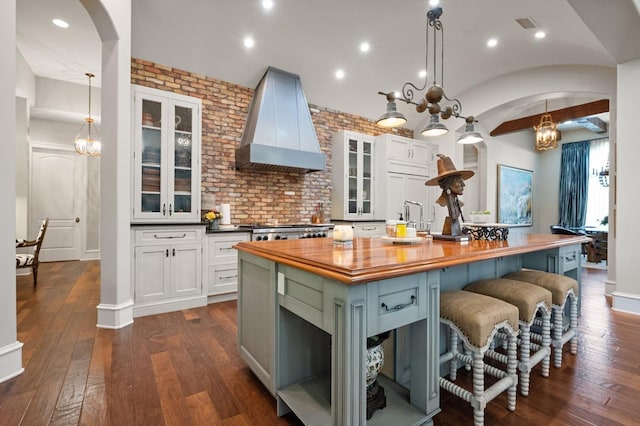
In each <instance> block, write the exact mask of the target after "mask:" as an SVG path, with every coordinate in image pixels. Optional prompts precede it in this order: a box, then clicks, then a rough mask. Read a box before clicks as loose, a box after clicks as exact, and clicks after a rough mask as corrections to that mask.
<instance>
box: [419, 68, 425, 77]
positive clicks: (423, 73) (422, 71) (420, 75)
mask: <svg viewBox="0 0 640 426" xmlns="http://www.w3.org/2000/svg"><path fill="white" fill-rule="evenodd" d="M418 76H419V77H420V78H425V77H426V76H427V70H420V72H419V73H418Z"/></svg>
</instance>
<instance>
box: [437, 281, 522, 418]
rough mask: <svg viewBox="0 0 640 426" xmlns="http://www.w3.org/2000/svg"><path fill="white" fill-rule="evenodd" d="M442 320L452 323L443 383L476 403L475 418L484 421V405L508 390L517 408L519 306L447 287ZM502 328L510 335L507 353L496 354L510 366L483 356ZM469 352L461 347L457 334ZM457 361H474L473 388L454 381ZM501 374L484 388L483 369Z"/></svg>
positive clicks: (511, 405) (511, 403) (442, 359)
mask: <svg viewBox="0 0 640 426" xmlns="http://www.w3.org/2000/svg"><path fill="white" fill-rule="evenodd" d="M440 322H441V323H442V324H444V325H446V326H448V327H449V344H448V351H447V352H446V353H444V354H442V355H441V356H440V364H446V363H449V379H446V378H444V377H440V387H441V388H443V389H445V390H447V391H449V392H451V393H452V394H454V395H455V396H457V397H458V398H462V399H464V400H465V401H467V402H468V403H469V404H470V405H471V406H472V407H473V422H474V424H475V425H476V426H480V425H483V424H484V409H485V407H486V405H487V403H488V402H489V401H491V400H493V399H494V398H495V397H497V396H498V395H499V394H500V393H502V392H504V391H505V390H507V401H508V409H509V410H510V411H514V410H515V409H516V388H517V385H518V375H517V364H518V360H517V357H516V350H517V349H516V346H517V343H516V340H517V331H516V330H517V324H518V308H516V307H515V306H513V305H511V304H509V303H506V302H503V301H502V300H499V299H496V298H493V297H489V296H485V295H482V294H477V293H472V292H469V291H461V290H457V291H447V292H442V293H441V294H440ZM499 330H502V332H503V333H504V334H505V336H506V337H507V342H508V343H507V355H503V354H497V353H496V354H495V355H492V357H494V356H495V357H498V358H500V361H501V362H502V363H504V364H506V366H507V370H506V371H504V370H501V369H499V368H497V367H494V366H491V365H486V364H485V363H484V356H485V354H487V353H488V352H493V351H492V350H491V349H489V347H490V345H491V342H492V341H493V338H494V337H495V335H496V333H498V331H499ZM459 337H460V338H461V339H462V343H463V346H464V348H465V349H466V350H467V351H469V352H470V353H471V355H467V354H465V353H462V352H460V351H458V338H459ZM458 361H462V362H463V363H465V364H468V365H471V369H472V374H473V392H470V391H468V390H466V389H464V388H463V387H461V386H459V385H457V384H455V383H453V381H454V380H456V375H457V367H458ZM485 372H486V373H488V374H491V375H492V376H494V377H496V378H498V381H497V382H495V383H494V384H492V385H491V386H489V387H488V388H486V389H485V386H484V373H485Z"/></svg>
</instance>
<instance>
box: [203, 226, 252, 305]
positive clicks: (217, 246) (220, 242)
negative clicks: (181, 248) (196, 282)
mask: <svg viewBox="0 0 640 426" xmlns="http://www.w3.org/2000/svg"><path fill="white" fill-rule="evenodd" d="M249 239H250V238H249V233H247V232H234V233H229V234H227V233H218V234H209V235H207V272H208V274H207V275H208V277H207V295H208V296H215V298H212V299H213V300H211V301H212V302H215V301H220V300H227V299H232V298H235V297H236V292H237V290H238V253H237V251H236V249H234V248H233V246H234V245H235V244H237V243H239V242H241V241H249ZM224 295H226V296H227V297H224Z"/></svg>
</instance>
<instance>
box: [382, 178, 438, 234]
mask: <svg viewBox="0 0 640 426" xmlns="http://www.w3.org/2000/svg"><path fill="white" fill-rule="evenodd" d="M428 179H429V178H428V177H427V176H414V175H406V174H402V173H387V174H386V177H385V181H384V183H382V184H381V185H380V186H381V187H382V189H383V190H384V192H386V194H387V197H386V202H385V208H386V218H387V219H398V217H399V213H402V215H403V218H404V219H405V220H406V219H407V218H406V217H404V216H406V214H405V209H404V202H405V200H411V201H417V202H420V203H422V204H423V212H424V213H423V215H424V218H423V219H424V221H425V226H426V221H427V220H428V219H432V216H433V204H434V202H435V198H434V196H433V195H432V194H433V189H432V187H429V186H426V185H425V182H426V181H427V180H428ZM409 213H410V216H409V219H410V220H411V221H414V220H415V221H416V226H419V225H420V223H419V221H420V208H419V207H418V206H415V205H409Z"/></svg>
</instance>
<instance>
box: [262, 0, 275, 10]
mask: <svg viewBox="0 0 640 426" xmlns="http://www.w3.org/2000/svg"><path fill="white" fill-rule="evenodd" d="M262 8H263V9H264V10H271V8H273V1H272V0H262Z"/></svg>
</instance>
